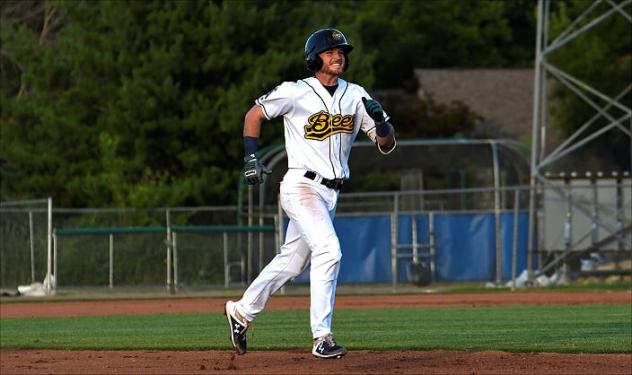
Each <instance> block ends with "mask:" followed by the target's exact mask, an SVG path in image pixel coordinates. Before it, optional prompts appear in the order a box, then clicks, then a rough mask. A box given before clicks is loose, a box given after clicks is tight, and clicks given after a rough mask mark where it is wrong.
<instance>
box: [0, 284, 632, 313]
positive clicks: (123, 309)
mask: <svg viewBox="0 0 632 375" xmlns="http://www.w3.org/2000/svg"><path fill="white" fill-rule="evenodd" d="M226 300H227V299H226V298H208V299H204V298H196V299H184V298H166V299H155V300H134V299H126V300H106V301H81V302H71V301H66V302H31V301H29V302H25V303H3V304H0V318H17V317H54V316H88V315H92V316H97V315H99V316H102V315H115V314H125V315H129V314H142V315H145V314H169V313H193V312H201V313H208V312H221V311H224V310H223V309H224V303H225V302H226ZM631 302H632V294H631V293H630V292H629V291H620V292H514V293H512V292H496V293H479V294H403V295H395V294H393V295H379V296H369V295H350V296H344V295H343V296H338V297H336V309H366V308H379V307H389V308H398V307H481V306H498V305H552V304H556V305H560V304H562V305H576V304H617V303H631ZM306 309H309V297H305V296H301V297H286V296H275V297H273V298H271V299H270V301H269V302H268V304H267V305H266V310H268V311H273V310H306Z"/></svg>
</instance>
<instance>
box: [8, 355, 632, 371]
mask: <svg viewBox="0 0 632 375" xmlns="http://www.w3.org/2000/svg"><path fill="white" fill-rule="evenodd" d="M0 363H1V364H0V370H1V371H0V373H2V374H3V375H5V374H275V375H278V374H450V375H452V374H454V375H457V374H467V375H471V374H499V375H501V374H502V375H511V374H555V375H557V374H575V375H582V374H586V375H594V374H608V375H617V374H622V375H629V374H630V368H632V356H630V355H629V354H574V355H568V354H557V353H505V352H496V351H488V352H455V351H443V350H432V351H424V352H420V351H388V352H376V351H364V350H359V351H351V352H349V354H347V356H346V357H344V358H342V359H334V360H323V359H316V358H314V357H313V356H312V355H311V353H310V352H308V351H284V352H280V351H279V352H274V351H253V352H249V353H247V354H246V355H243V356H236V355H235V354H234V353H232V352H227V351H205V352H167V351H63V350H7V349H4V350H0Z"/></svg>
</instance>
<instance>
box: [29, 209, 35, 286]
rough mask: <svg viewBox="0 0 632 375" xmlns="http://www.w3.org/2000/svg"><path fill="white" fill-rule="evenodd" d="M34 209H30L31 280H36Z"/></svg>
mask: <svg viewBox="0 0 632 375" xmlns="http://www.w3.org/2000/svg"><path fill="white" fill-rule="evenodd" d="M33 237H34V236H33V211H32V210H29V242H30V245H31V282H32V283H34V282H35V244H34V243H33Z"/></svg>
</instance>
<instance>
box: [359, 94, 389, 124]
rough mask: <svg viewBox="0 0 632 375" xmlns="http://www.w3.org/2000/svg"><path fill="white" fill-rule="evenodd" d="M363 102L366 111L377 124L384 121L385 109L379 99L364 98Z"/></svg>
mask: <svg viewBox="0 0 632 375" xmlns="http://www.w3.org/2000/svg"><path fill="white" fill-rule="evenodd" d="M362 104H364V109H365V110H366V113H367V114H368V115H369V116H370V117H371V118H372V119H373V121H375V123H376V124H379V123H382V122H384V110H383V109H382V106H381V105H380V103H378V101H377V100H373V99H367V98H364V97H363V98H362Z"/></svg>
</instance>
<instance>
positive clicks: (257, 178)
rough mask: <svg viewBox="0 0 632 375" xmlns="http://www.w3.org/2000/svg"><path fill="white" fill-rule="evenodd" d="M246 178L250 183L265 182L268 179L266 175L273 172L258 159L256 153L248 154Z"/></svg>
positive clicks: (245, 159)
mask: <svg viewBox="0 0 632 375" xmlns="http://www.w3.org/2000/svg"><path fill="white" fill-rule="evenodd" d="M244 162H245V164H244V172H243V173H244V178H245V179H246V183H247V184H248V185H257V184H263V183H264V182H265V180H266V177H265V175H266V174H270V173H272V171H271V170H270V169H268V168H267V167H266V166H265V165H263V164H261V162H260V161H259V160H258V159H257V155H256V154H250V155H246V156H245V157H244Z"/></svg>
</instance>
